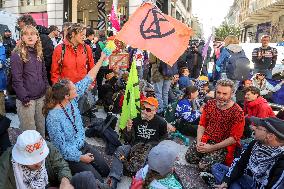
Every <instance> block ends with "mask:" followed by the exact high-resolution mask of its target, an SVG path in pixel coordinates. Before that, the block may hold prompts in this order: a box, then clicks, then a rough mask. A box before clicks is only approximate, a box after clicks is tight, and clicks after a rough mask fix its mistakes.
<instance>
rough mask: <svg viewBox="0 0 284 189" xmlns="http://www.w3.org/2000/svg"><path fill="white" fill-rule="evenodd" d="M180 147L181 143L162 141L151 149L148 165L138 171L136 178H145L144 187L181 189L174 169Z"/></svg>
mask: <svg viewBox="0 0 284 189" xmlns="http://www.w3.org/2000/svg"><path fill="white" fill-rule="evenodd" d="M179 149H180V145H178V144H177V143H175V142H174V141H171V140H164V141H162V142H160V143H159V144H158V145H157V146H155V147H153V148H152V149H151V150H150V152H149V154H148V163H147V165H146V166H145V167H143V168H142V169H140V170H139V171H138V172H137V173H136V176H135V179H138V180H143V188H152V189H159V188H165V189H181V188H182V185H181V183H179V181H178V180H177V179H176V178H175V175H174V174H175V173H174V171H173V170H174V169H173V167H174V162H175V161H176V160H177V158H178V153H179V151H180V150H179Z"/></svg>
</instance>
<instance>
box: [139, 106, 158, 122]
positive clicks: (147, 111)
mask: <svg viewBox="0 0 284 189" xmlns="http://www.w3.org/2000/svg"><path fill="white" fill-rule="evenodd" d="M156 113H157V108H155V106H152V105H150V104H148V103H147V102H143V103H142V107H141V118H142V120H146V121H150V120H151V119H153V118H154V116H155V114H156Z"/></svg>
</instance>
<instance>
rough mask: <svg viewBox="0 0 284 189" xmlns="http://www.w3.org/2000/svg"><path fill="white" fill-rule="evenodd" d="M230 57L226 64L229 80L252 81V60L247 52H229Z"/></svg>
mask: <svg viewBox="0 0 284 189" xmlns="http://www.w3.org/2000/svg"><path fill="white" fill-rule="evenodd" d="M229 53H230V57H229V58H228V61H227V62H226V74H227V77H228V78H229V79H232V80H237V81H244V80H247V79H250V60H249V59H248V58H247V57H246V54H245V52H244V51H243V50H242V51H241V52H238V53H234V52H232V51H229Z"/></svg>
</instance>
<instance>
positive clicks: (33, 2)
mask: <svg viewBox="0 0 284 189" xmlns="http://www.w3.org/2000/svg"><path fill="white" fill-rule="evenodd" d="M20 4H21V6H37V5H46V0H20Z"/></svg>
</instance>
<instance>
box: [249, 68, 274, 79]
mask: <svg viewBox="0 0 284 189" xmlns="http://www.w3.org/2000/svg"><path fill="white" fill-rule="evenodd" d="M259 71H262V72H264V73H265V75H266V76H265V77H266V78H267V79H272V70H269V69H266V70H261V69H258V68H254V70H253V74H257V73H258V72H259Z"/></svg>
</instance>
